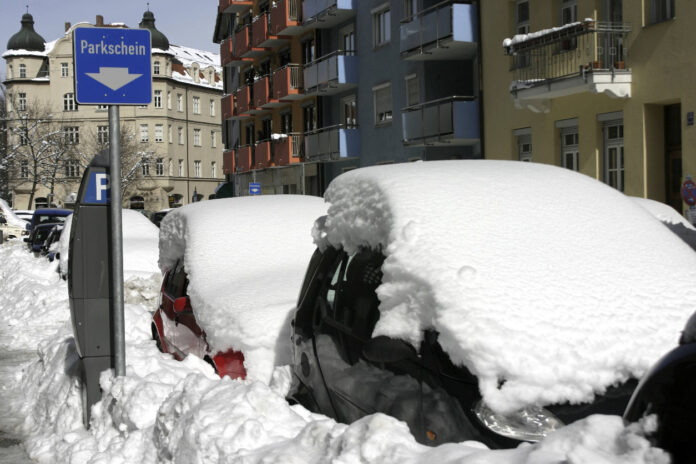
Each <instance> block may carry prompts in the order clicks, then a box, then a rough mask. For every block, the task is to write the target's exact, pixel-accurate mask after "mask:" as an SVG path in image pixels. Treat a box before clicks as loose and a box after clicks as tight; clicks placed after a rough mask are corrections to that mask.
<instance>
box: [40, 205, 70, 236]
mask: <svg viewBox="0 0 696 464" xmlns="http://www.w3.org/2000/svg"><path fill="white" fill-rule="evenodd" d="M72 213H73V212H72V210H69V209H58V208H42V209H37V210H35V211H34V214H33V215H32V217H31V226H30V229H29V230H30V231H31V230H33V229H34V227H36V226H37V225H42V224H63V223H64V222H65V218H66V217H68V216H70V215H71V214H72Z"/></svg>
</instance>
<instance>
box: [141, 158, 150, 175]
mask: <svg viewBox="0 0 696 464" xmlns="http://www.w3.org/2000/svg"><path fill="white" fill-rule="evenodd" d="M140 173H141V174H142V175H143V176H149V175H150V162H149V161H148V160H146V159H145V158H143V159H142V161H141V163H140Z"/></svg>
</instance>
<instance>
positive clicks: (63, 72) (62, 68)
mask: <svg viewBox="0 0 696 464" xmlns="http://www.w3.org/2000/svg"><path fill="white" fill-rule="evenodd" d="M69 73H70V71H68V63H61V64H60V77H68V76H69Z"/></svg>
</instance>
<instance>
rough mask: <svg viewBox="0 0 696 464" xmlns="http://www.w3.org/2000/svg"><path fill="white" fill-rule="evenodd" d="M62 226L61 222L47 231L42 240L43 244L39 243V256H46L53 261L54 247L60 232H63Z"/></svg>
mask: <svg viewBox="0 0 696 464" xmlns="http://www.w3.org/2000/svg"><path fill="white" fill-rule="evenodd" d="M63 227H64V226H63V225H62V224H58V225H55V226H53V227H52V228H51V231H50V232H49V233H48V236H47V237H46V240H44V243H43V245H41V250H40V251H39V254H40V255H41V256H46V258H47V259H48V260H49V261H53V260H54V259H55V255H56V247H57V245H58V241H59V240H60V236H61V233H62V232H63Z"/></svg>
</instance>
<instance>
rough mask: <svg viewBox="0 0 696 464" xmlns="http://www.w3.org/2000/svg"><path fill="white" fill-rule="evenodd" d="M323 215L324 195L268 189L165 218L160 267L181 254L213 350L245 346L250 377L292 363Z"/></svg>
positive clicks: (267, 376) (257, 377)
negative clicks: (293, 334)
mask: <svg viewBox="0 0 696 464" xmlns="http://www.w3.org/2000/svg"><path fill="white" fill-rule="evenodd" d="M324 214H326V204H325V203H324V201H323V200H322V199H321V198H318V197H312V196H300V195H277V196H275V195H268V196H266V195H264V196H260V197H243V198H228V199H220V200H219V201H217V200H216V201H209V202H200V203H194V204H191V205H188V206H184V207H183V208H178V209H176V210H175V211H172V212H170V213H169V214H167V216H165V218H164V219H163V220H162V223H161V224H160V246H159V248H160V267H161V268H162V270H166V269H170V268H172V266H174V264H175V263H176V261H177V260H178V259H181V258H182V257H183V259H184V267H185V268H186V272H187V274H188V277H189V286H188V294H189V297H190V298H191V306H192V307H193V308H194V312H195V314H196V321H197V322H198V324H199V325H200V327H201V328H202V329H203V330H204V331H205V333H206V339H207V341H208V343H209V345H210V350H211V352H213V353H215V352H217V351H222V352H225V351H227V350H228V349H234V350H238V351H242V353H244V364H245V367H246V369H247V375H248V376H249V378H251V379H254V380H263V381H265V382H268V381H269V380H270V378H271V374H272V373H273V368H274V366H276V365H280V364H287V363H288V362H289V361H290V349H289V348H288V340H289V339H290V318H291V312H292V310H293V309H294V307H295V303H296V301H297V296H298V293H299V288H300V285H301V284H302V279H303V278H304V274H305V271H306V269H307V264H308V263H309V259H310V258H311V256H312V252H313V251H314V249H315V246H314V244H313V243H312V236H311V230H312V224H313V223H314V221H315V219H317V218H318V217H320V216H322V215H324Z"/></svg>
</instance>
